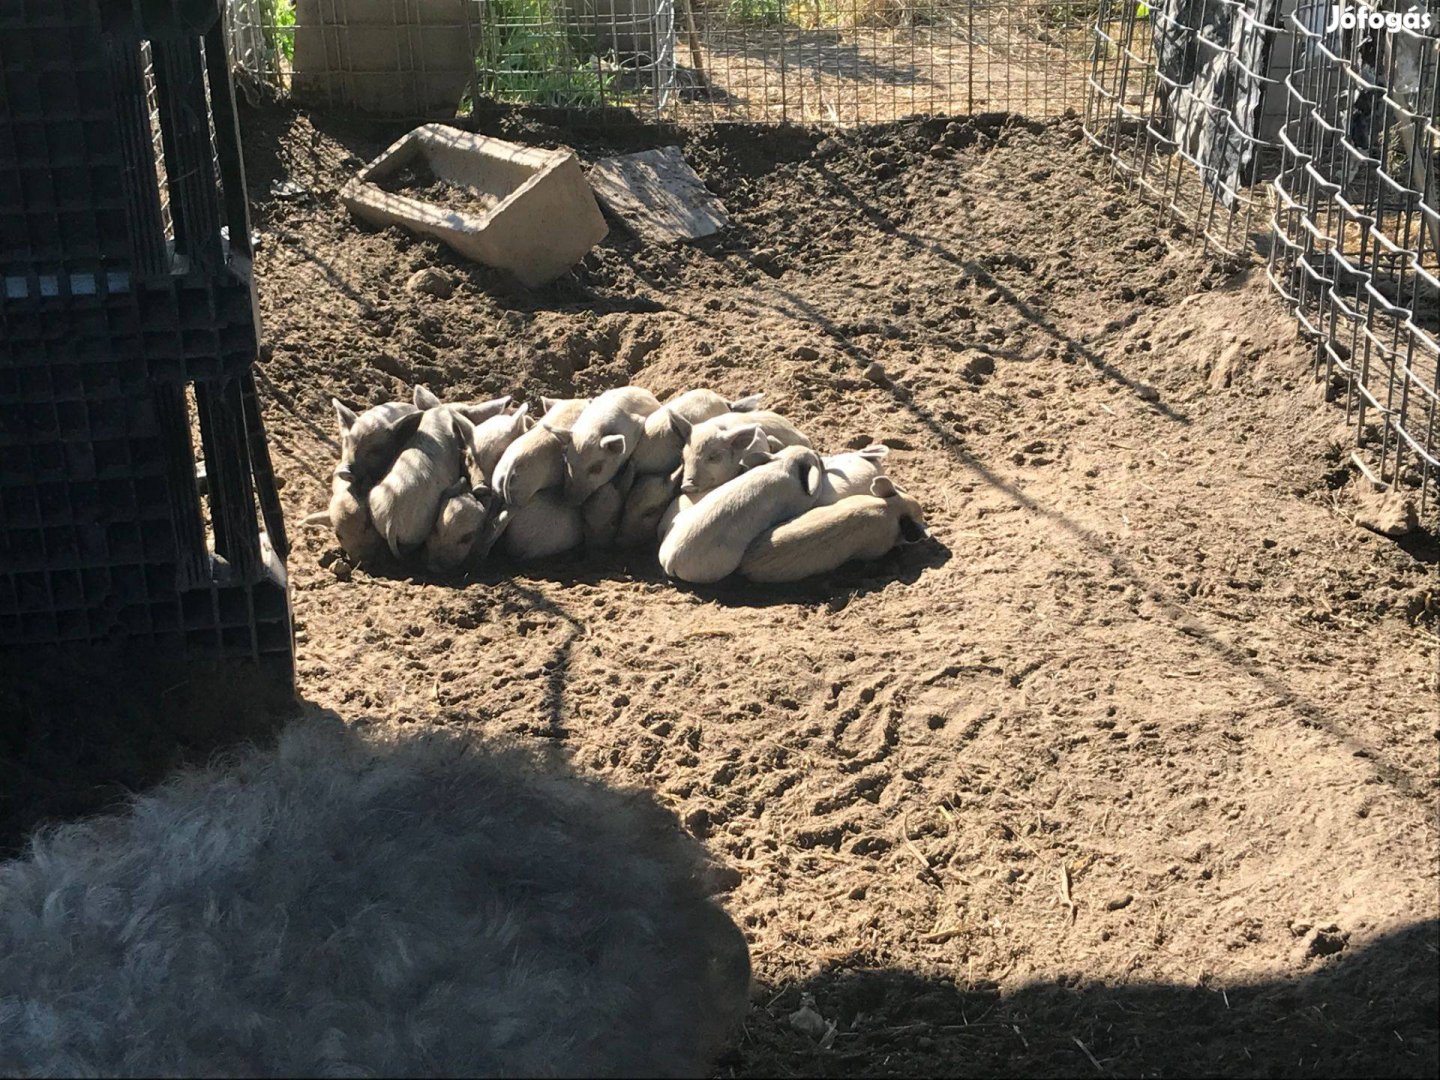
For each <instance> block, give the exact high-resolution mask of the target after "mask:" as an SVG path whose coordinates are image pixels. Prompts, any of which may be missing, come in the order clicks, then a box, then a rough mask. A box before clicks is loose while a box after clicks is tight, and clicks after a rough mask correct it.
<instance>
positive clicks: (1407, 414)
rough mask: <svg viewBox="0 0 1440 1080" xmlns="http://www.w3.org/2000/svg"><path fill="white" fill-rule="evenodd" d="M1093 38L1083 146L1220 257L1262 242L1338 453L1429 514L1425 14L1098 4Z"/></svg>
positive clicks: (1439, 352)
mask: <svg viewBox="0 0 1440 1080" xmlns="http://www.w3.org/2000/svg"><path fill="white" fill-rule="evenodd" d="M1432 4H1433V0H1432ZM1347 12H1348V13H1349V14H1348V15H1347ZM1094 32H1095V39H1096V51H1095V54H1094V57H1093V64H1092V70H1091V74H1090V77H1089V79H1088V80H1087V84H1086V95H1085V130H1086V135H1087V137H1088V138H1089V139H1090V141H1091V143H1093V144H1094V145H1095V146H1096V147H1098V148H1099V149H1100V150H1102V151H1103V152H1105V153H1106V154H1107V155H1108V156H1109V158H1110V161H1111V163H1112V165H1113V167H1114V169H1115V172H1116V173H1117V174H1118V175H1119V176H1121V177H1123V178H1124V179H1125V180H1126V181H1127V182H1129V183H1131V184H1132V185H1134V186H1136V187H1138V188H1140V189H1141V190H1143V191H1144V192H1145V193H1146V194H1147V195H1148V196H1149V197H1150V198H1152V199H1153V200H1154V201H1155V202H1156V203H1157V204H1158V205H1159V206H1160V207H1161V208H1162V209H1163V210H1164V211H1166V212H1168V213H1169V214H1171V215H1172V216H1174V217H1175V218H1176V219H1178V220H1180V221H1181V222H1183V223H1184V224H1186V225H1188V226H1190V227H1192V228H1194V229H1195V230H1197V231H1198V232H1200V233H1201V234H1203V235H1204V237H1205V238H1206V241H1207V243H1209V244H1211V245H1212V246H1214V247H1215V248H1217V249H1218V250H1220V251H1221V252H1224V253H1226V254H1229V255H1236V256H1241V255H1244V256H1248V255H1249V254H1251V253H1252V252H1253V251H1254V250H1255V249H1256V248H1257V247H1265V248H1268V266H1267V272H1268V274H1269V278H1270V281H1271V282H1272V284H1273V285H1274V287H1275V289H1276V290H1277V291H1278V292H1279V293H1280V295H1281V296H1282V297H1283V298H1284V299H1285V301H1286V302H1287V303H1288V304H1289V306H1290V308H1291V310H1292V311H1293V312H1294V314H1295V316H1296V318H1297V319H1298V320H1299V322H1300V325H1301V327H1302V329H1303V330H1304V332H1305V333H1306V334H1307V335H1308V336H1309V337H1310V338H1311V339H1312V340H1313V341H1314V342H1315V343H1316V366H1317V373H1318V374H1319V375H1321V376H1322V377H1324V378H1326V379H1327V380H1329V381H1330V383H1331V385H1332V386H1333V388H1334V391H1335V393H1336V394H1337V395H1342V396H1343V397H1344V403H1345V409H1346V417H1347V419H1348V421H1349V422H1350V423H1351V425H1352V426H1353V429H1354V435H1355V440H1356V445H1357V450H1356V452H1355V454H1354V460H1355V463H1356V465H1357V466H1358V467H1359V468H1360V469H1361V470H1362V471H1363V472H1364V473H1365V474H1366V475H1367V476H1368V477H1369V478H1370V479H1371V480H1373V481H1374V482H1376V483H1379V484H1385V485H1397V484H1398V485H1399V486H1402V487H1405V488H1407V489H1414V490H1415V491H1417V492H1418V501H1419V506H1420V510H1421V512H1422V513H1426V512H1427V511H1429V512H1432V513H1433V512H1435V511H1436V510H1440V498H1437V494H1440V493H1437V485H1440V464H1437V455H1440V415H1437V414H1440V373H1437V372H1440V345H1437V336H1440V281H1437V279H1440V255H1437V249H1440V217H1437V208H1440V198H1437V191H1436V186H1437V158H1440V134H1437V132H1440V129H1437V122H1436V117H1437V114H1440V81H1437V80H1440V75H1437V71H1440V14H1432V13H1431V12H1430V11H1428V10H1427V9H1426V8H1425V7H1423V6H1421V5H1420V4H1416V5H1414V6H1405V7H1402V6H1399V5H1396V6H1392V7H1389V8H1386V7H1383V6H1381V7H1376V8H1364V7H1360V6H1358V5H1356V6H1350V5H1345V4H1338V3H1331V0H1283V2H1281V3H1278V4H1277V3H1276V2H1275V0H1160V3H1159V4H1158V6H1156V7H1154V8H1149V7H1147V5H1145V4H1144V3H1140V4H1137V3H1135V2H1134V0H1101V6H1100V10H1099V13H1098V15H1097V17H1096V22H1095V31H1094ZM1266 225H1268V227H1269V228H1268V234H1267V232H1266V231H1265V229H1264V226H1266Z"/></svg>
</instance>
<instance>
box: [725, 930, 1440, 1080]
mask: <svg viewBox="0 0 1440 1080" xmlns="http://www.w3.org/2000/svg"><path fill="white" fill-rule="evenodd" d="M1437 941H1440V923H1437V922H1436V921H1435V920H1429V921H1424V922H1418V923H1414V924H1412V925H1410V926H1407V927H1404V928H1403V929H1400V930H1398V931H1396V932H1393V933H1390V934H1387V935H1385V936H1383V937H1381V938H1379V939H1378V940H1377V941H1375V942H1374V943H1373V944H1371V945H1369V946H1368V947H1366V948H1363V949H1358V950H1355V951H1353V952H1352V951H1350V950H1348V949H1345V950H1343V951H1340V952H1338V953H1336V954H1334V955H1331V956H1327V957H1314V958H1311V959H1309V961H1308V970H1307V971H1306V973H1305V974H1302V975H1298V976H1296V977H1294V978H1285V979H1273V980H1268V981H1262V982H1255V983H1251V984H1246V985H1226V986H1221V985H1219V984H1213V983H1212V984H1209V985H1206V986H1172V985H1157V984H1138V985H1130V986H1098V985H1089V984H1086V982H1085V980H1084V976H1083V974H1077V975H1076V976H1075V977H1074V979H1073V981H1071V982H1070V983H1069V984H1068V985H1066V984H1060V983H1035V984H1031V985H1029V986H1025V987H1023V988H1022V989H1020V990H1018V991H1015V992H1012V993H1008V994H1004V995H1001V994H1000V993H998V992H997V991H996V990H994V989H993V988H990V989H980V988H977V989H973V990H964V989H961V988H959V987H958V986H957V985H956V984H955V983H953V982H950V981H948V980H946V979H941V978H926V977H922V976H920V975H917V974H914V973H910V972H905V971H895V970H888V969H875V968H866V967H856V966H850V965H848V964H847V963H846V962H844V961H841V962H839V963H837V964H835V965H834V966H832V967H830V968H829V969H828V970H826V971H825V972H823V973H822V974H819V975H816V976H815V977H813V978H811V979H809V980H807V981H804V982H798V983H790V984H786V985H784V986H778V987H768V988H764V987H762V988H761V989H760V991H759V992H758V994H757V997H758V1003H757V1004H756V1005H754V1006H753V1007H752V1009H751V1011H750V1015H749V1017H748V1019H747V1021H746V1025H745V1031H744V1033H743V1034H742V1035H741V1037H740V1039H739V1042H738V1045H737V1046H736V1047H735V1049H734V1050H732V1052H731V1053H730V1054H729V1056H727V1057H726V1058H725V1059H724V1060H722V1062H721V1069H720V1072H721V1074H722V1075H736V1076H839V1077H847V1076H1026V1077H1052V1076H1222V1075H1223V1076H1357V1077H1368V1076H1430V1077H1433V1076H1435V1075H1436V1073H1437V1069H1440V1058H1437V1041H1440V1040H1437V1030H1440V1017H1437V1008H1440V945H1437ZM1299 949H1300V947H1299V945H1298V941H1297V952H1298V951H1299ZM811 1001H813V1009H814V1010H815V1011H816V1012H817V1013H819V1014H820V1016H822V1017H823V1018H824V1019H825V1020H826V1021H827V1022H832V1023H834V1024H835V1025H836V1030H835V1034H834V1039H833V1042H832V1043H831V1045H830V1046H829V1047H828V1049H822V1048H821V1046H820V1041H817V1039H816V1038H815V1037H813V1036H811V1035H808V1034H805V1033H803V1032H801V1031H799V1030H796V1028H795V1027H794V1026H793V1025H792V1023H791V1017H792V1016H793V1014H794V1013H795V1012H796V1011H797V1010H799V1009H800V1008H801V1005H802V1002H804V1003H809V1002H811Z"/></svg>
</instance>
